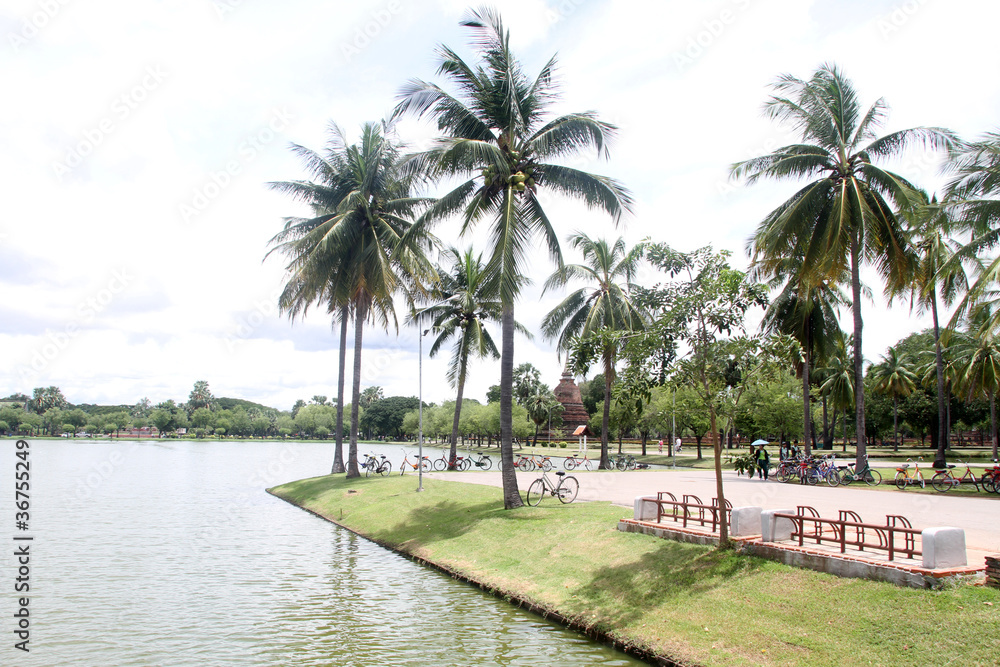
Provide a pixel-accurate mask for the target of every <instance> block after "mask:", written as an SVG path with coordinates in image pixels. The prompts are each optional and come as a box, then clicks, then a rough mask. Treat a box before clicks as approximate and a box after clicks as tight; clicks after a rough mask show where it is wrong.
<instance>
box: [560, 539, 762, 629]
mask: <svg viewBox="0 0 1000 667" xmlns="http://www.w3.org/2000/svg"><path fill="white" fill-rule="evenodd" d="M760 567H761V563H760V561H759V560H757V559H756V558H751V557H747V556H741V555H738V554H736V553H735V552H733V551H728V550H727V551H720V550H717V549H707V548H706V547H704V546H700V545H693V544H685V543H682V542H674V541H670V540H664V541H663V543H662V544H660V545H659V546H657V548H656V549H655V550H654V551H652V552H648V553H645V554H643V555H642V556H641V558H639V559H637V560H635V561H632V562H629V563H625V564H621V565H614V566H607V567H603V568H600V569H599V570H597V571H596V572H595V573H594V576H593V577H592V578H591V580H590V581H589V582H588V583H585V584H582V585H580V586H578V587H577V588H576V589H575V590H574V591H573V593H574V596H575V597H574V600H575V601H576V602H575V604H571V605H570V612H571V613H572V614H584V613H587V612H588V611H589V610H592V609H593V608H594V607H599V608H601V609H602V610H603V611H602V615H604V616H605V617H606V618H607V620H609V621H610V622H611V624H612V626H618V627H621V626H624V625H628V624H630V623H633V622H635V621H637V620H638V619H639V618H641V617H642V615H643V614H644V613H646V611H647V610H649V609H651V608H658V607H660V606H662V605H664V604H666V603H668V602H669V601H671V600H679V599H681V598H685V599H687V598H691V597H696V596H699V595H702V594H705V593H708V592H710V591H713V590H715V589H716V588H718V587H719V586H721V585H724V584H725V583H726V582H727V581H729V580H730V579H732V578H733V577H746V576H749V575H752V574H753V573H754V572H756V571H757V570H759V569H760Z"/></svg>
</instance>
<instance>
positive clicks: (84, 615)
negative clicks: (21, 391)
mask: <svg viewBox="0 0 1000 667" xmlns="http://www.w3.org/2000/svg"><path fill="white" fill-rule="evenodd" d="M371 449H375V450H378V449H380V448H378V447H372V448H371ZM397 449H398V447H395V448H392V449H390V448H386V450H385V453H386V454H391V453H392V451H394V450H397ZM331 452H332V447H331V446H330V445H327V444H319V445H313V444H301V443H297V444H285V443H230V442H223V443H219V442H200V443H199V442H196V443H191V442H142V443H133V442H115V443H97V442H91V443H80V442H67V441H57V442H53V441H47V442H43V441H33V442H32V461H33V463H32V475H33V477H32V491H33V497H32V533H33V534H34V536H35V543H34V547H33V548H34V549H35V552H34V553H35V560H34V561H33V564H32V566H33V571H32V590H31V594H32V598H31V605H32V614H33V616H32V637H31V653H30V654H26V655H23V656H22V655H16V656H13V657H14V658H15V660H14V661H13V662H11V661H9V658H11V655H10V653H9V652H10V651H12V650H13V649H11V648H9V647H8V646H5V647H4V648H3V649H0V650H2V653H0V655H3V659H2V660H0V663H2V664H18V665H24V666H26V667H33V666H36V665H37V666H40V667H41V666H44V667H50V666H51V665H95V666H96V665H100V666H104V665H121V666H123V667H125V666H133V665H134V666H148V665H199V666H206V665H227V666H228V665H289V666H298V665H380V664H393V665H411V664H412V665H417V664H419V665H528V664H537V663H539V662H542V663H545V664H547V665H557V666H558V665H580V664H590V665H598V664H601V665H632V664H640V663H637V662H636V661H634V660H632V659H630V658H629V657H627V656H624V655H622V654H620V653H618V652H616V651H613V650H611V649H609V648H607V647H604V646H600V645H596V644H593V643H592V642H590V641H588V640H587V639H585V638H583V637H581V636H579V635H578V634H576V633H573V632H568V631H565V630H564V629H562V628H560V627H558V626H555V625H553V624H550V623H548V622H546V621H544V620H542V619H540V618H539V617H537V616H534V615H533V614H529V613H527V612H524V611H523V610H520V609H516V608H514V607H511V606H510V605H507V604H505V603H503V602H501V601H498V600H496V599H494V598H492V597H490V596H488V595H485V594H483V593H482V592H480V591H478V590H477V589H475V588H473V587H471V586H468V585H466V584H462V583H460V582H456V581H454V580H453V579H451V578H450V577H448V576H446V575H443V574H441V573H438V572H435V571H433V570H429V569H427V568H424V567H421V566H418V565H416V564H414V563H412V562H410V561H408V560H406V559H405V558H402V557H400V556H397V555H395V554H393V553H391V552H389V551H386V550H385V549H382V548H380V547H378V546H376V545H374V544H372V543H371V542H368V541H366V540H363V539H361V538H359V537H357V536H356V535H354V534H352V533H350V532H348V531H345V530H341V529H338V528H336V527H335V526H333V525H332V524H330V523H328V522H326V521H323V520H321V519H319V518H317V517H315V516H313V515H311V514H308V513H306V512H303V511H301V510H299V509H297V508H294V507H292V506H291V505H288V504H287V503H284V502H283V501H280V500H278V499H276V498H273V497H272V496H269V495H268V494H266V493H265V492H264V491H263V487H264V486H265V485H267V486H271V485H274V484H277V483H280V482H284V481H289V480H293V479H298V478H302V477H308V476H314V475H318V474H324V473H325V472H326V471H327V470H328V469H329V458H330V456H331ZM13 453H14V449H13V441H2V442H0V459H2V461H3V463H2V466H0V470H7V471H10V470H13V460H14V458H13ZM397 453H398V452H397ZM0 474H2V473H0ZM0 487H2V488H4V490H3V491H2V492H0V501H3V502H4V503H5V506H6V507H10V506H11V504H12V502H11V501H12V500H13V497H12V496H13V494H12V491H11V490H10V489H11V487H12V485H8V484H3V485H0ZM9 559H10V556H8V560H9ZM0 562H2V561H0ZM10 564H11V563H9V562H8V563H7V565H10ZM4 571H5V572H10V571H12V570H11V568H10V567H6V568H4ZM0 600H2V602H0V604H3V605H4V607H3V608H2V609H0V614H2V616H3V617H8V618H9V616H8V612H12V611H13V601H12V600H11V599H10V598H9V597H5V598H0ZM17 653H18V654H20V652H19V651H18V652H17Z"/></svg>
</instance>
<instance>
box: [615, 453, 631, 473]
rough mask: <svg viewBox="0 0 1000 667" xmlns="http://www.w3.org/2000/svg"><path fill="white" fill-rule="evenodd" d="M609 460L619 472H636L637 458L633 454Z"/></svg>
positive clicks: (620, 455)
mask: <svg viewBox="0 0 1000 667" xmlns="http://www.w3.org/2000/svg"><path fill="white" fill-rule="evenodd" d="M609 460H610V461H611V465H613V466H614V467H616V468H618V469H619V470H623V471H624V470H635V466H636V461H635V457H634V456H632V455H631V454H618V455H617V456H612V457H611V458H610V459H609Z"/></svg>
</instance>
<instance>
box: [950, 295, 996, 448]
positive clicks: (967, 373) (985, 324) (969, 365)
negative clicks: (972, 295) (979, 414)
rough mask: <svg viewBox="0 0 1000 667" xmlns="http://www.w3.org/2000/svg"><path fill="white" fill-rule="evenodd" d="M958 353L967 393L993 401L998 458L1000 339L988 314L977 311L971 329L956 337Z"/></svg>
mask: <svg viewBox="0 0 1000 667" xmlns="http://www.w3.org/2000/svg"><path fill="white" fill-rule="evenodd" d="M953 347H954V348H955V356H956V358H957V359H958V360H959V363H960V367H959V368H960V374H959V382H958V386H959V387H960V388H961V389H962V390H963V391H965V392H967V393H968V397H969V398H970V399H971V398H972V397H973V396H974V395H981V396H985V397H986V400H987V401H988V402H989V404H990V444H991V445H992V447H993V460H997V409H996V398H997V392H998V391H1000V341H998V340H997V336H996V333H995V332H994V330H993V329H992V328H991V327H990V326H989V314H988V313H987V312H984V311H982V310H980V311H977V312H974V313H973V316H972V318H971V322H970V326H969V332H968V333H967V334H966V335H962V336H959V337H957V340H955V341H954V345H953Z"/></svg>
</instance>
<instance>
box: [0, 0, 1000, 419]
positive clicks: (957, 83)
mask: <svg viewBox="0 0 1000 667" xmlns="http://www.w3.org/2000/svg"><path fill="white" fill-rule="evenodd" d="M500 6H501V7H502V8H506V7H516V10H512V9H503V10H502V14H503V19H504V21H505V23H506V25H507V26H508V28H509V29H510V31H511V37H512V43H513V46H514V49H515V51H516V53H517V55H518V57H519V58H520V60H521V62H522V63H523V65H524V67H525V70H526V71H527V72H528V73H529V75H532V76H533V75H534V73H536V72H537V71H538V69H539V68H540V67H541V66H542V65H543V64H544V63H545V62H546V61H547V60H548V58H549V57H550V56H551V55H553V54H554V53H558V58H559V77H560V81H561V86H562V98H561V99H560V100H559V102H558V103H557V105H556V106H555V108H554V111H556V112H559V113H562V112H569V111H585V110H594V111H597V112H598V113H599V114H600V115H601V117H602V118H603V119H604V120H607V121H610V122H613V123H615V124H616V125H618V127H619V128H620V133H619V137H618V139H617V141H616V143H615V144H614V145H613V146H612V150H611V158H610V160H607V161H603V160H597V159H596V156H586V157H585V158H584V159H581V160H577V161H575V162H574V163H573V164H574V166H579V167H581V168H584V169H588V170H591V171H594V172H597V173H601V174H606V175H609V176H612V177H614V178H617V179H619V180H620V181H622V182H623V183H624V184H625V185H626V186H627V187H628V188H630V189H631V190H632V192H633V193H634V196H635V199H636V202H637V206H636V211H635V215H634V216H632V217H631V218H630V219H629V220H627V221H626V223H625V224H624V226H622V227H620V228H619V229H615V228H614V227H612V226H611V225H610V224H609V222H608V220H607V219H606V218H603V217H601V216H599V215H596V214H592V213H589V212H587V211H586V210H585V209H584V208H583V207H582V206H581V205H579V204H574V203H571V202H563V201H560V200H557V199H552V200H548V201H547V206H549V207H550V217H552V218H553V220H554V222H555V224H556V225H557V227H558V229H559V230H560V233H561V234H562V235H563V237H565V236H568V235H569V234H570V233H572V232H574V231H577V230H581V231H584V232H586V233H588V234H591V235H594V236H604V237H607V238H609V239H612V240H613V239H614V238H616V237H617V236H619V235H623V236H624V237H625V239H626V241H627V242H628V243H629V244H630V245H631V244H634V243H636V242H638V241H639V240H641V239H643V238H646V237H649V238H651V239H653V240H654V241H664V242H667V243H669V244H671V245H672V246H674V247H676V248H678V249H681V250H692V249H694V248H697V247H700V246H704V245H708V244H711V245H713V246H714V247H716V248H718V249H728V250H731V251H732V252H733V253H734V255H733V263H734V264H735V265H737V266H739V267H741V268H745V266H746V264H747V258H746V253H745V250H744V246H745V242H746V239H747V237H748V236H749V235H750V234H751V232H752V231H753V229H754V227H755V226H756V225H757V224H758V223H759V221H760V220H761V219H762V218H763V216H764V215H766V214H767V213H768V212H769V211H770V210H771V209H772V208H774V207H775V206H776V205H778V204H779V203H781V202H782V201H783V200H784V199H787V198H788V197H789V196H790V195H791V194H792V193H793V192H794V191H795V189H797V188H796V186H795V185H794V184H791V183H785V184H762V185H757V186H754V187H753V188H745V187H743V186H742V185H740V184H733V183H731V182H729V180H728V178H727V173H728V167H729V165H730V164H732V163H733V162H735V161H738V160H741V159H745V158H748V157H752V156H755V155H760V154H763V153H766V152H769V151H770V150H772V149H774V148H776V147H778V146H780V145H783V144H785V143H789V142H790V141H792V140H793V136H792V135H789V134H787V133H786V132H785V129H784V128H782V127H780V126H777V125H775V124H774V123H772V122H770V121H768V120H766V119H764V118H763V117H762V114H761V107H762V105H763V103H764V101H765V100H766V99H767V96H768V92H769V89H768V85H769V84H771V83H773V82H774V80H775V78H776V77H777V76H778V75H780V74H782V73H791V74H793V75H795V76H798V77H802V78H807V77H808V76H809V75H810V74H811V73H812V72H813V71H815V69H816V68H817V67H818V66H819V65H820V64H822V63H824V62H835V63H837V64H838V65H839V66H840V67H841V68H842V69H843V70H844V72H845V73H846V75H847V76H848V77H849V78H850V79H851V80H852V81H853V82H854V83H855V85H856V88H857V89H858V91H859V93H860V96H861V100H862V104H864V105H865V106H868V105H870V104H871V103H873V102H874V101H875V100H876V99H878V98H879V97H883V98H884V99H885V100H886V102H887V103H888V104H889V106H890V109H891V110H890V115H889V118H888V122H887V124H886V127H885V131H886V132H888V131H894V130H898V129H903V128H906V127H912V126H916V125H933V126H944V127H948V128H951V129H953V130H955V131H956V132H958V133H959V135H961V136H962V137H964V138H969V139H972V138H976V137H978V136H980V135H981V134H982V133H983V132H985V131H988V130H992V129H995V128H996V126H997V109H998V106H1000V104H998V103H1000V82H998V79H997V76H996V73H997V71H998V70H1000V67H998V65H1000V62H998V61H1000V49H998V48H997V46H996V40H995V31H996V26H997V25H998V24H1000V5H998V4H996V3H987V2H973V1H971V0H953V1H952V2H941V1H935V0H927V1H924V2H917V1H915V0H910V1H909V2H892V1H888V0H885V1H881V0H865V1H861V0H847V1H838V2H809V1H803V0H770V1H765V0H723V1H715V2H704V1H699V2H694V1H690V2H676V1H665V0H657V1H655V2H653V1H650V2H641V1H636V0H628V1H626V0H621V1H612V0H562V1H556V0H548V1H545V0H521V1H520V2H517V3H502V4H501V5H500ZM468 7H469V5H466V4H465V3H462V2H456V1H452V0H436V1H424V2H420V3H416V2H412V1H408V0H388V1H382V0H377V1H367V0H363V1H359V2H352V3H344V2H305V1H302V0H286V1H285V2H282V3H277V2H265V1H264V0H176V1H172V2H153V1H151V0H128V1H125V0H121V1H111V0H94V1H91V2H68V0H6V1H5V2H4V3H3V5H2V8H0V35H3V42H2V43H0V81H2V84H3V88H2V89H3V95H4V103H3V104H2V105H0V182H2V183H3V196H2V197H0V396H6V395H7V394H10V393H12V392H17V391H20V392H25V393H29V394H30V393H31V390H32V389H33V388H34V387H41V386H48V385H57V386H59V387H60V388H62V390H63V393H64V394H65V395H66V397H67V399H68V400H69V401H70V402H71V403H110V404H118V403H126V404H132V403H135V402H136V401H138V400H139V399H140V398H142V397H148V398H150V399H151V400H152V401H153V402H154V403H157V402H159V401H163V400H166V399H168V398H173V399H175V400H177V401H183V400H186V399H187V396H188V393H189V392H190V390H191V387H192V385H193V384H194V382H195V381H196V380H207V381H208V382H209V385H210V387H211V389H212V391H213V393H214V394H215V395H216V396H230V397H241V398H247V399H250V400H254V401H259V402H261V403H264V404H267V405H271V406H274V407H277V408H280V409H289V408H291V406H292V404H293V403H294V402H295V400H296V399H298V398H302V399H306V400H308V399H309V398H310V397H312V396H313V395H315V394H324V395H327V396H335V395H336V377H337V344H338V343H337V337H336V332H334V331H332V330H331V326H330V320H329V318H328V316H327V315H326V312H325V309H324V308H317V309H314V310H313V311H310V313H309V315H308V317H307V318H305V320H300V321H296V322H295V323H294V324H292V323H290V322H289V321H288V320H287V319H285V318H282V317H280V316H279V315H278V313H277V308H276V305H275V302H276V294H277V292H278V290H279V289H280V287H281V285H282V280H283V267H282V263H281V261H279V260H276V259H275V258H273V257H272V258H271V259H269V260H268V261H266V262H264V261H263V258H264V255H265V253H266V252H267V249H268V240H269V239H270V238H271V237H272V236H273V235H274V234H275V233H276V232H277V231H278V230H279V229H280V228H281V225H282V218H283V217H285V216H298V215H305V214H307V213H308V211H306V210H303V208H302V207H301V206H300V205H298V204H295V203H294V202H292V201H290V200H288V199H287V198H286V197H283V196H282V195H279V194H277V193H275V192H272V191H270V190H268V188H267V187H266V183H268V182H270V181H280V180H295V179H299V178H303V177H305V173H304V171H303V169H302V166H301V164H300V163H299V162H298V161H297V160H296V159H295V158H294V156H292V154H291V153H290V151H289V149H288V146H289V143H291V142H295V143H299V144H302V145H305V146H309V147H313V148H316V149H319V148H321V147H322V146H323V143H324V142H325V140H326V137H327V134H326V126H327V124H328V123H329V122H330V121H331V120H332V121H335V122H336V123H337V124H339V125H340V126H341V127H342V128H344V129H345V131H346V132H347V134H348V135H349V136H350V137H351V138H352V139H354V138H357V136H358V134H359V128H360V126H361V124H362V123H364V122H366V121H374V120H378V119H379V118H382V117H383V116H384V115H385V114H386V113H387V112H388V111H389V110H390V109H391V108H392V106H393V105H394V103H395V101H396V95H397V93H398V91H399V89H400V87H401V86H402V85H403V84H404V83H405V82H406V81H407V80H408V79H410V78H414V77H417V78H422V79H425V80H434V81H440V78H439V77H437V76H436V75H435V67H436V57H435V55H434V49H435V46H436V45H438V44H442V43H443V44H447V45H449V46H451V47H452V48H454V49H456V50H457V51H458V52H459V53H461V54H462V55H463V56H464V57H465V58H466V59H467V60H473V59H474V55H473V53H474V52H473V51H472V50H471V48H470V47H469V46H468V33H467V31H465V30H464V29H462V28H461V27H460V26H459V25H458V22H459V20H460V19H461V18H462V16H463V15H464V14H465V13H466V11H467V9H468ZM400 133H401V135H402V138H403V139H404V140H406V141H408V142H410V143H411V145H412V146H413V147H414V148H420V147H422V146H425V145H426V144H427V141H428V139H429V138H430V137H431V136H433V128H431V127H429V126H427V125H426V124H422V123H417V122H415V121H407V122H406V123H404V124H403V125H402V126H401V128H400ZM894 167H895V168H896V169H898V170H899V171H900V172H901V173H902V174H903V175H904V176H906V177H908V178H910V179H911V180H913V181H915V182H916V183H918V184H920V185H922V186H924V187H925V188H927V189H929V190H930V191H935V190H937V189H939V188H940V187H941V183H942V181H943V177H942V176H941V174H940V173H939V158H938V156H935V155H933V154H924V153H919V152H917V153H912V154H910V156H909V157H908V158H907V159H906V160H905V161H903V162H902V163H900V164H896V165H894ZM431 194H433V193H431ZM437 231H438V233H439V235H440V236H441V237H442V238H443V240H445V241H446V242H450V243H455V244H456V245H458V246H459V247H465V246H467V245H470V244H471V245H474V246H475V244H476V241H477V239H475V238H465V239H456V238H455V237H454V226H449V225H447V224H445V225H443V226H442V227H440V228H439V229H438V230H437ZM566 260H567V261H570V262H574V261H579V258H578V257H575V256H574V255H573V254H572V250H571V249H569V248H567V249H566ZM552 268H553V267H552V265H551V264H549V263H548V261H547V260H546V258H545V257H544V256H539V257H538V258H537V261H535V262H533V263H532V266H531V269H530V275H531V277H532V279H533V280H534V283H535V285H534V287H532V288H529V289H527V290H526V291H525V292H524V295H523V297H522V299H521V301H520V302H519V304H518V307H517V310H516V315H517V318H518V320H519V321H521V322H522V323H524V324H525V325H526V326H527V327H528V328H529V329H531V330H534V331H537V330H538V324H539V322H540V321H541V318H542V317H543V316H544V314H545V313H546V312H548V310H549V309H551V308H552V306H554V305H555V304H556V303H557V302H558V300H560V299H561V297H562V294H546V295H545V296H544V297H542V298H540V287H541V285H542V284H543V283H544V281H545V278H546V277H547V276H548V275H549V274H550V273H551V271H552ZM656 279H657V278H656V276H655V275H654V274H650V273H646V274H644V276H643V281H644V282H646V283H649V284H651V283H653V282H655V280H656ZM872 287H873V289H874V290H875V291H876V292H877V293H878V292H880V291H881V286H880V285H878V284H877V283H873V284H872ZM844 315H845V319H844V320H843V322H844V325H845V326H846V327H847V328H848V329H849V328H850V324H849V322H850V318H849V314H848V313H845V314H844ZM864 316H865V356H866V358H867V359H869V360H877V359H878V357H879V356H880V355H881V354H883V353H884V352H885V349H886V347H887V346H889V345H891V344H893V343H894V342H895V341H896V340H898V339H899V338H901V337H902V336H905V335H906V334H908V333H910V332H911V331H914V330H919V329H922V328H924V327H926V326H927V324H928V322H927V320H926V318H923V317H918V316H916V315H914V314H911V313H910V311H909V309H908V308H907V307H906V306H905V305H899V306H896V307H894V308H892V309H887V308H886V306H885V305H884V303H883V302H882V301H881V300H880V299H879V300H877V302H876V303H866V304H865V305H864ZM401 319H402V318H401ZM496 336H497V338H498V339H499V332H497V334H496ZM425 342H427V343H429V341H425ZM428 348H429V344H428V345H425V346H424V353H425V356H426V352H427V349H428ZM349 358H350V357H349ZM364 360H365V361H364V369H365V370H364V372H363V377H362V386H363V387H364V386H370V385H379V386H381V387H382V388H383V391H384V393H385V395H387V396H388V395H397V394H398V395H416V394H417V392H418V386H417V380H416V378H417V365H418V364H417V362H418V355H417V336H416V331H415V330H414V329H412V328H407V327H401V328H400V331H399V333H398V335H397V334H396V332H391V333H389V334H385V333H381V332H376V331H375V330H374V329H369V332H368V333H367V334H366V338H365V354H364ZM526 361H530V362H531V363H533V364H535V366H537V367H538V368H539V369H541V370H542V372H543V380H544V381H545V382H546V383H548V384H549V385H550V386H553V385H555V383H556V382H557V381H558V379H559V374H560V371H561V364H560V361H559V360H558V359H557V356H556V353H555V351H554V349H553V347H552V345H551V344H550V343H548V342H546V341H543V340H541V339H540V338H536V339H535V340H533V341H529V340H527V339H524V338H519V339H518V340H517V342H516V352H515V363H522V362H526ZM444 362H445V358H444V355H442V358H441V359H436V360H429V359H426V358H425V360H424V383H423V385H424V387H423V395H424V398H425V399H426V400H429V401H442V400H447V399H448V398H449V397H450V396H452V390H451V388H450V387H448V385H447V382H446V380H445V378H444ZM498 379H499V364H497V363H485V362H477V363H476V364H475V365H474V367H473V368H472V371H471V378H470V381H469V385H468V387H467V389H466V393H465V395H466V396H467V397H471V398H477V399H479V400H484V399H485V393H486V390H487V388H488V387H489V385H492V384H496V383H497V382H498ZM349 382H350V378H349V377H348V386H350V385H349Z"/></svg>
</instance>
